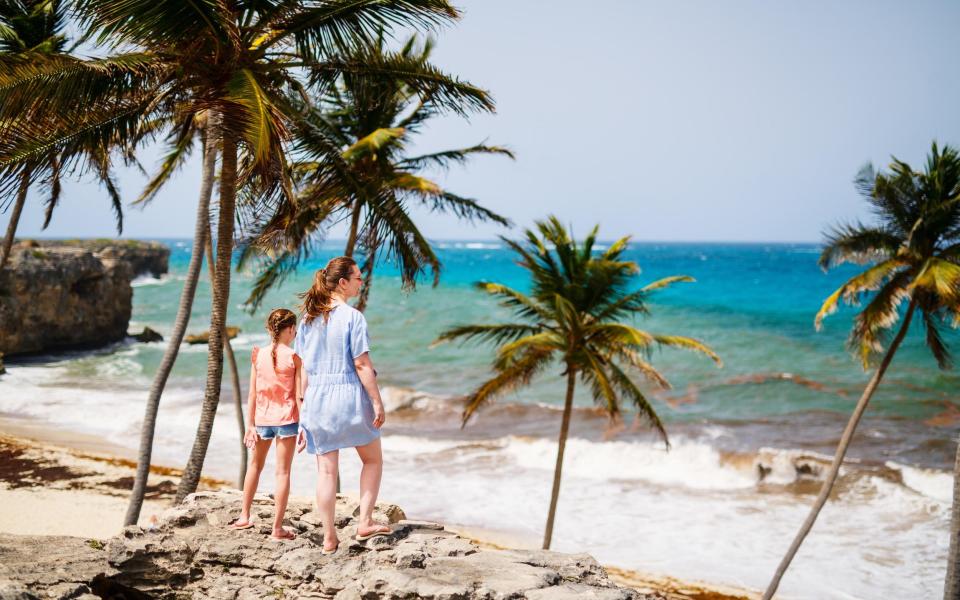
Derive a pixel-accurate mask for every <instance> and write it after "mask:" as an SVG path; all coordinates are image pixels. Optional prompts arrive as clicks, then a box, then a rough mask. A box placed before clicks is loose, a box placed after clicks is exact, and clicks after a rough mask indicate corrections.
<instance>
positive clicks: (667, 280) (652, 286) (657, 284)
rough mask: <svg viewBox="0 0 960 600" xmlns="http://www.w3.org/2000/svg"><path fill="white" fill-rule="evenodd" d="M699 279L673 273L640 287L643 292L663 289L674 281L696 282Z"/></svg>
mask: <svg viewBox="0 0 960 600" xmlns="http://www.w3.org/2000/svg"><path fill="white" fill-rule="evenodd" d="M696 281H697V280H696V279H694V278H693V277H690V276H689V275H671V276H669V277H664V278H662V279H658V280H656V281H654V282H653V283H648V284H647V285H645V286H643V287H642V288H640V291H641V292H652V291H655V290H662V289H663V288H665V287H669V286H671V285H673V284H674V283H679V282H684V283H695V282H696Z"/></svg>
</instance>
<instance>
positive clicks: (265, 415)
mask: <svg viewBox="0 0 960 600" xmlns="http://www.w3.org/2000/svg"><path fill="white" fill-rule="evenodd" d="M276 349H277V367H276V369H274V367H273V358H272V357H271V356H270V350H271V348H270V347H267V348H263V349H261V348H254V349H253V353H252V355H251V357H250V358H251V362H252V363H253V368H254V370H255V372H256V374H257V375H256V377H257V378H256V382H257V398H256V412H255V413H254V416H253V422H254V424H255V425H261V426H262V425H287V424H289V423H296V422H298V421H299V420H300V415H299V411H298V410H297V400H296V389H295V383H296V372H297V367H296V364H295V363H294V360H293V357H294V356H296V355H295V354H294V352H293V349H292V348H290V347H289V346H285V345H283V344H277V346H276Z"/></svg>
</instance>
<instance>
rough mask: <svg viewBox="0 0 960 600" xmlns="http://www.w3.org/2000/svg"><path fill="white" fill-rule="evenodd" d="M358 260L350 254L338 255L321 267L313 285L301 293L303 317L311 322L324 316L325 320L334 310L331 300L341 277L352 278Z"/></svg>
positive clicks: (315, 275)
mask: <svg viewBox="0 0 960 600" xmlns="http://www.w3.org/2000/svg"><path fill="white" fill-rule="evenodd" d="M356 264H357V263H356V261H355V260H353V259H352V258H350V257H349V256H338V257H336V258H331V259H330V262H328V263H327V266H326V267H324V268H322V269H320V270H319V271H317V272H316V274H314V276H313V285H312V286H310V289H309V290H307V291H306V292H304V293H302V294H300V298H302V299H303V304H301V305H300V309H301V311H302V313H303V319H304V321H306V322H307V323H310V322H311V321H313V320H314V319H315V318H317V317H320V316H322V317H323V320H324V322H326V320H327V315H329V314H330V311H331V310H333V306H332V305H331V301H332V300H333V292H335V291H336V290H337V286H338V285H339V284H340V280H341V279H350V277H351V276H352V275H353V267H354V266H355V265H356Z"/></svg>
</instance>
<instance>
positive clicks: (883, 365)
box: [763, 299, 916, 600]
mask: <svg viewBox="0 0 960 600" xmlns="http://www.w3.org/2000/svg"><path fill="white" fill-rule="evenodd" d="M915 307H916V301H915V300H912V299H911V300H910V306H909V308H907V314H906V316H905V317H904V319H903V324H901V325H900V331H898V332H897V336H896V337H895V338H893V342H891V344H890V347H889V348H887V353H886V354H884V356H883V360H882V361H880V366H879V367H877V370H876V372H875V373H874V374H873V377H871V378H870V381H869V382H868V383H867V387H866V388H865V389H864V390H863V395H861V396H860V400H859V401H858V402H857V406H856V408H854V409H853V414H852V415H850V420H849V421H848V422H847V427H846V429H844V430H843V436H842V437H841V438H840V444H839V445H838V446H837V452H836V454H834V456H833V463H831V464H830V470H829V471H828V472H827V477H826V479H824V482H823V486H822V487H821V488H820V495H819V496H817V500H816V502H814V504H813V508H811V509H810V514H809V515H807V520H806V521H804V522H803V526H801V527H800V531H799V532H797V536H796V537H795V538H794V539H793V543H792V544H790V548H789V549H788V550H787V554H786V556H784V557H783V560H781V561H780V565H779V566H778V567H777V571H776V573H774V575H773V579H772V580H771V581H770V585H768V586H767V591H765V592H764V593H763V600H770V599H771V598H773V595H774V594H775V593H776V591H777V588H778V587H779V586H780V580H781V579H782V578H783V574H784V573H786V571H787V568H788V567H789V566H790V562H791V561H793V557H794V556H796V554H797V550H799V549H800V544H802V543H803V540H804V538H806V537H807V534H808V533H810V529H811V528H813V524H814V522H816V520H817V517H818V516H819V515H820V510H821V509H822V508H823V505H824V504H826V503H827V498H829V496H830V492H831V490H833V484H834V483H835V482H836V481H837V474H838V473H839V472H840V465H841V463H843V457H844V456H846V454H847V448H848V447H849V446H850V441H851V440H852V439H853V434H854V432H855V431H856V429H857V425H858V424H859V423H860V418H861V417H862V416H863V412H864V411H865V410H866V409H867V404H868V403H869V402H870V398H872V397H873V393H874V392H875V391H876V390H877V386H878V385H880V380H881V379H882V378H883V374H884V373H886V371H887V367H889V366H890V362H891V361H892V360H893V355H894V354H895V353H896V352H897V348H899V347H900V343H901V342H902V341H903V338H904V336H906V335H907V329H909V327H910V319H911V318H912V317H913V311H914V308H915Z"/></svg>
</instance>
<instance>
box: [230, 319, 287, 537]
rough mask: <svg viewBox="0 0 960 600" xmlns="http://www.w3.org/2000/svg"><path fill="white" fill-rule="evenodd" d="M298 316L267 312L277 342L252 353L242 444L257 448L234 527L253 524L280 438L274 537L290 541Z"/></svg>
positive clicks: (244, 527)
mask: <svg viewBox="0 0 960 600" xmlns="http://www.w3.org/2000/svg"><path fill="white" fill-rule="evenodd" d="M296 326H297V317H296V315H294V314H293V313H292V312H290V311H289V310H287V309H285V308H278V309H276V310H274V311H273V312H271V313H270V316H268V317H267V331H269V332H270V337H271V338H272V339H273V343H272V344H271V345H270V351H269V352H264V351H261V350H260V348H254V349H253V354H252V356H251V362H252V363H253V365H252V367H251V368H250V395H249V399H248V406H247V431H246V433H245V434H244V436H243V443H244V444H246V446H247V447H248V448H251V449H253V456H252V458H251V459H250V468H248V469H247V476H246V478H245V479H244V482H243V505H242V507H241V509H240V518H239V519H238V520H237V521H236V522H235V523H233V524H232V525H231V527H232V528H234V529H248V528H250V527H253V519H252V518H251V517H250V506H251V505H252V504H253V495H254V494H255V493H256V491H257V484H258V483H259V482H260V473H261V471H263V463H264V461H265V460H266V458H267V452H269V450H270V444H271V443H272V442H273V439H274V438H276V440H277V482H276V489H275V491H274V501H275V503H276V511H277V512H276V515H275V516H274V518H273V534H272V535H273V537H274V538H275V539H278V540H292V539H294V538H295V537H296V536H295V535H294V534H293V533H292V532H290V531H287V530H286V529H284V528H283V515H284V512H285V511H286V510H287V498H288V497H289V495H290V463H291V461H292V460H293V455H294V448H295V445H296V437H297V428H298V421H299V420H300V406H301V404H302V402H303V393H302V385H301V382H302V381H303V364H302V363H301V362H300V357H299V356H297V355H296V354H295V353H294V351H293V349H292V348H291V347H290V342H292V341H293V339H294V338H295V337H296V335H297V332H296Z"/></svg>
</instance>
